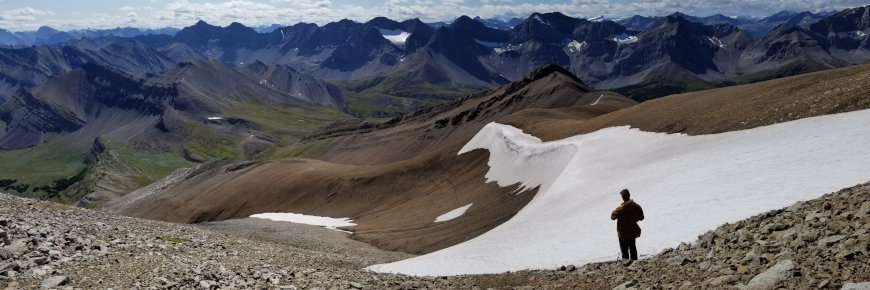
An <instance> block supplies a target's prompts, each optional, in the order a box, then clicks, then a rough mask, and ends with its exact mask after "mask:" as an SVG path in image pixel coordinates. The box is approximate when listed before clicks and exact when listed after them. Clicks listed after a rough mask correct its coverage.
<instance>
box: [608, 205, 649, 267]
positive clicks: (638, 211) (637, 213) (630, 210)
mask: <svg viewBox="0 0 870 290" xmlns="http://www.w3.org/2000/svg"><path fill="white" fill-rule="evenodd" d="M619 194H620V195H621V196H622V204H621V205H620V206H619V207H617V208H616V209H615V210H613V213H611V214H610V219H611V220H616V234H617V237H619V250H620V251H621V252H622V259H631V261H633V260H637V246H636V245H635V239H637V238H639V237H640V226H638V225H637V222H639V221H642V220H643V209H642V208H641V207H640V205H639V204H637V203H636V202H634V200H631V193H629V192H628V189H623V190H622V191H620V192H619ZM631 261H628V262H627V264H631Z"/></svg>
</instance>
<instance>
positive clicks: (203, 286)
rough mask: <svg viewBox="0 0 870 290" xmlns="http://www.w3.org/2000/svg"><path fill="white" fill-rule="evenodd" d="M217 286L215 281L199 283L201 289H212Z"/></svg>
mask: <svg viewBox="0 0 870 290" xmlns="http://www.w3.org/2000/svg"><path fill="white" fill-rule="evenodd" d="M214 284H216V283H215V282H214V281H209V280H202V281H199V283H197V285H199V289H211V286H212V285H214Z"/></svg>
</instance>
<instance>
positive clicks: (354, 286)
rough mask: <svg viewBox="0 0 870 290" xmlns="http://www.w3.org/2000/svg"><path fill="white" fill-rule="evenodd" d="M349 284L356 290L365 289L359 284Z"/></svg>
mask: <svg viewBox="0 0 870 290" xmlns="http://www.w3.org/2000/svg"><path fill="white" fill-rule="evenodd" d="M348 284H350V287H351V288H354V289H362V288H363V286H362V284H360V283H357V282H350V283H348Z"/></svg>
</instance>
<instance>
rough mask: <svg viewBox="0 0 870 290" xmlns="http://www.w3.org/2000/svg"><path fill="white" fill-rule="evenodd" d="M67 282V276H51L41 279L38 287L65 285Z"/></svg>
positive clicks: (46, 287)
mask: <svg viewBox="0 0 870 290" xmlns="http://www.w3.org/2000/svg"><path fill="white" fill-rule="evenodd" d="M67 282H69V278H67V277H66V276H51V277H49V278H48V279H45V280H42V284H41V285H40V287H42V288H44V289H48V288H54V287H57V286H63V285H66V283H67Z"/></svg>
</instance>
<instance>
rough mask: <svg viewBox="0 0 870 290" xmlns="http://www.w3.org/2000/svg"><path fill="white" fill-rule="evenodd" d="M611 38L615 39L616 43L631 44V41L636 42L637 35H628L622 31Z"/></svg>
mask: <svg viewBox="0 0 870 290" xmlns="http://www.w3.org/2000/svg"><path fill="white" fill-rule="evenodd" d="M612 40H613V41H615V42H616V43H619V44H631V43H635V42H637V40H638V39H637V36H634V35H628V34H625V33H623V34H620V35H617V36H614V37H613V38H612Z"/></svg>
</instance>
